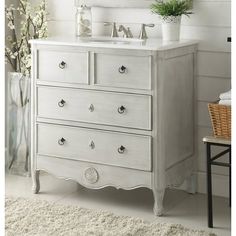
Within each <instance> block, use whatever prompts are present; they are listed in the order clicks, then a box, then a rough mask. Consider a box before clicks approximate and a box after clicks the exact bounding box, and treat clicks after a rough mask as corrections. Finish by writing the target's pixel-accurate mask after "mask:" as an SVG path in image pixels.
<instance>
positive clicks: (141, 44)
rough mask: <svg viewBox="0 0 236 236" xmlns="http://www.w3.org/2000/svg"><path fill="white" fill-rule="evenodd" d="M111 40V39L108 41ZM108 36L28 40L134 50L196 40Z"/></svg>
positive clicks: (152, 48) (175, 44) (188, 44)
mask: <svg viewBox="0 0 236 236" xmlns="http://www.w3.org/2000/svg"><path fill="white" fill-rule="evenodd" d="M110 40H111V41H110ZM131 40H133V41H129V39H123V38H112V39H111V38H110V37H92V38H78V37H73V36H71V37H69V36H67V37H49V38H47V39H34V40H30V43H31V44H38V45H62V46H82V47H96V48H97V47H99V48H118V49H134V50H151V51H162V50H168V49H173V48H179V47H185V46H190V45H194V44H197V43H198V41H196V40H180V41H163V40H162V39H160V38H150V39H147V40H145V41H139V40H138V39H137V40H136V39H131Z"/></svg>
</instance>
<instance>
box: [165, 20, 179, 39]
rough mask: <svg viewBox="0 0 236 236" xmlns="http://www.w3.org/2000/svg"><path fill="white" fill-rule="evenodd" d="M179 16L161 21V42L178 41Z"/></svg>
mask: <svg viewBox="0 0 236 236" xmlns="http://www.w3.org/2000/svg"><path fill="white" fill-rule="evenodd" d="M180 23H181V16H169V17H167V18H165V19H162V39H163V41H178V40H179V35H180Z"/></svg>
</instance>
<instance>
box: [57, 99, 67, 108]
mask: <svg viewBox="0 0 236 236" xmlns="http://www.w3.org/2000/svg"><path fill="white" fill-rule="evenodd" d="M65 103H66V101H64V100H63V99H61V101H60V102H58V106H59V107H64V105H65Z"/></svg>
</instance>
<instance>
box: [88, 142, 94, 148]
mask: <svg viewBox="0 0 236 236" xmlns="http://www.w3.org/2000/svg"><path fill="white" fill-rule="evenodd" d="M89 147H90V148H91V149H94V148H95V143H94V142H93V141H91V143H90V144H89Z"/></svg>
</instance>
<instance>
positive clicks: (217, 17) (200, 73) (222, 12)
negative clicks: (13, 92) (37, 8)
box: [48, 0, 231, 196]
mask: <svg viewBox="0 0 236 236" xmlns="http://www.w3.org/2000/svg"><path fill="white" fill-rule="evenodd" d="M85 1H86V0H85ZM89 1H90V2H94V3H95V4H96V3H97V2H100V4H101V2H103V3H105V4H108V2H109V5H111V2H112V1H111V0H109V1H105V0H102V1H98V0H89ZM129 1H130V0H129ZM117 2H120V1H115V0H114V3H116V4H117ZM121 2H122V1H121ZM130 2H131V1H130ZM133 2H135V1H132V2H131V3H132V4H133ZM150 2H151V1H148V0H146V1H145V2H144V4H145V6H148V5H149V3H150ZM140 3H141V1H140V0H139V1H138V4H137V6H138V7H140ZM147 3H148V4H147ZM120 4H121V3H120ZM141 5H142V4H141ZM48 11H49V13H50V15H49V19H50V21H49V29H50V35H51V36H55V35H73V34H74V15H75V7H74V0H60V1H58V0H48ZM193 11H194V14H193V15H191V17H190V18H187V17H184V18H183V19H182V29H181V37H182V38H185V39H197V40H199V50H198V66H197V99H198V111H197V113H198V121H197V123H196V126H197V131H198V132H197V134H196V139H197V143H198V145H197V149H198V185H199V186H198V187H199V188H198V189H199V192H205V189H206V187H205V177H206V176H205V169H206V165H205V162H206V161H205V147H204V145H203V143H202V137H203V136H205V135H209V134H211V133H212V131H211V124H210V120H209V116H208V111H207V103H208V102H209V101H215V100H217V99H218V95H219V93H221V92H224V91H227V90H228V89H229V88H230V83H231V80H230V77H231V68H230V64H231V53H230V51H231V48H230V43H227V42H226V38H227V37H228V36H230V35H231V17H230V13H231V2H230V0H194V3H193ZM93 21H94V22H93V29H94V33H95V34H96V35H99V34H108V33H109V31H110V29H109V28H108V27H106V28H105V27H104V26H103V22H104V21H115V22H119V23H122V24H125V25H129V26H130V27H131V29H132V31H133V33H134V36H137V35H138V33H139V30H140V24H141V23H155V24H156V26H155V28H154V29H148V35H149V36H150V37H161V28H160V20H159V18H158V17H157V16H156V15H153V14H151V13H150V10H149V9H148V8H138V9H134V8H113V9H112V8H107V9H106V11H105V13H104V10H101V9H96V10H94V11H93ZM213 172H214V177H213V186H214V187H213V188H214V193H215V194H216V195H221V196H228V184H227V183H228V177H227V175H228V173H227V170H226V169H224V168H222V167H221V168H214V169H213Z"/></svg>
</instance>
